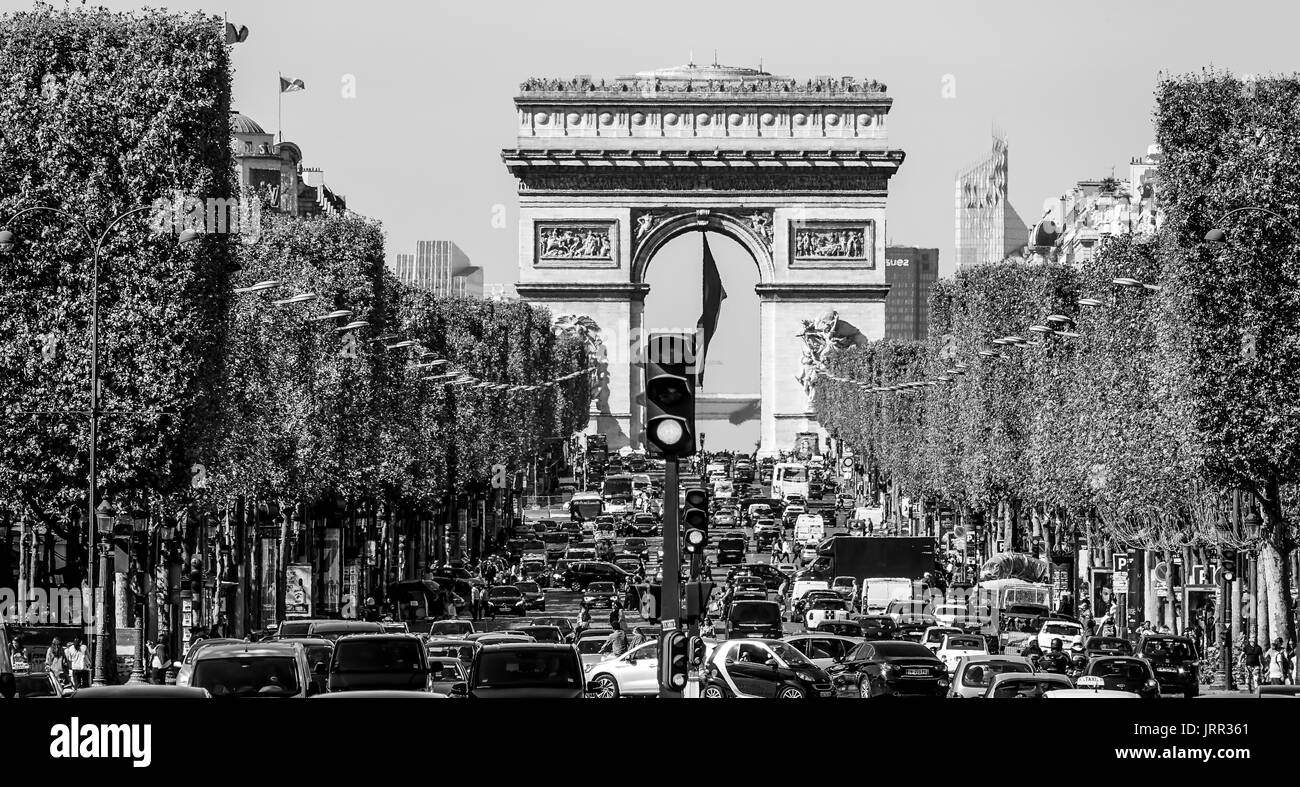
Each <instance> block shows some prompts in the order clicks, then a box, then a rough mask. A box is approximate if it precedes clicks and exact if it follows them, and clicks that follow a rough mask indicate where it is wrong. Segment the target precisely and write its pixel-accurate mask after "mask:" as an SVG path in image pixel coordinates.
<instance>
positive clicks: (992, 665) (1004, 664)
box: [948, 654, 1034, 699]
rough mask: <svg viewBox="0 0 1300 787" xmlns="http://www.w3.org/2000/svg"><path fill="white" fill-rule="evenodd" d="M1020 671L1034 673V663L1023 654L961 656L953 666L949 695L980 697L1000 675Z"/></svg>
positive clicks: (951, 696) (969, 697)
mask: <svg viewBox="0 0 1300 787" xmlns="http://www.w3.org/2000/svg"><path fill="white" fill-rule="evenodd" d="M1019 673H1027V674H1030V675H1032V674H1034V665H1033V664H1031V663H1030V662H1029V659H1027V658H1024V657H1023V656H1000V655H987V654H979V655H974V656H960V657H958V659H957V662H956V665H955V666H954V667H953V668H952V682H951V683H950V684H948V696H949V697H950V698H955V699H978V698H980V697H983V696H984V693H985V692H986V691H988V688H989V686H992V685H993V679H994V678H996V677H997V676H998V675H1005V674H1019Z"/></svg>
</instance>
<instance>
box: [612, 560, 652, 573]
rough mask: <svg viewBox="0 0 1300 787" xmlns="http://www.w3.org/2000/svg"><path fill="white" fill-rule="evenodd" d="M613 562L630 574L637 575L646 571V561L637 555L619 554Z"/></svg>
mask: <svg viewBox="0 0 1300 787" xmlns="http://www.w3.org/2000/svg"><path fill="white" fill-rule="evenodd" d="M613 563H614V565H616V566H618V567H619V568H621V569H623V570H624V571H626V572H627V573H629V574H633V575H635V574H639V573H642V572H643V571H645V562H644V561H643V560H642V559H641V558H640V557H638V556H636V555H619V556H617V557H615V558H614V560H613Z"/></svg>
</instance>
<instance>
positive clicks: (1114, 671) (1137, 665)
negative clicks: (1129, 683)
mask: <svg viewBox="0 0 1300 787" xmlns="http://www.w3.org/2000/svg"><path fill="white" fill-rule="evenodd" d="M1088 674H1089V675H1096V676H1097V677H1099V678H1129V679H1132V680H1146V678H1147V665H1146V664H1143V663H1142V662H1140V661H1130V660H1119V659H1117V660H1113V661H1112V660H1107V661H1099V662H1097V663H1096V664H1093V665H1092V669H1090V670H1088Z"/></svg>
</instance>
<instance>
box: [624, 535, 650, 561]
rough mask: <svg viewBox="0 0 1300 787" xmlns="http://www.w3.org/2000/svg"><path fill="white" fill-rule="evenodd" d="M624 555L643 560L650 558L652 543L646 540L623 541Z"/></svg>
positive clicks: (630, 539) (629, 539)
mask: <svg viewBox="0 0 1300 787" xmlns="http://www.w3.org/2000/svg"><path fill="white" fill-rule="evenodd" d="M623 553H624V554H628V555H636V556H637V557H639V558H641V559H642V560H645V559H647V558H648V557H650V542H648V541H646V540H645V539H644V538H635V537H634V538H628V539H625V540H624V541H623Z"/></svg>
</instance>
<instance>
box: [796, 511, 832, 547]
mask: <svg viewBox="0 0 1300 787" xmlns="http://www.w3.org/2000/svg"><path fill="white" fill-rule="evenodd" d="M825 537H826V522H825V520H823V519H822V518H821V516H820V515H818V514H800V515H799V518H798V519H796V520H795V521H794V540H795V541H797V542H799V543H801V544H808V543H811V544H816V543H817V542H818V541H821V540H822V539H823V538H825Z"/></svg>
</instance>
